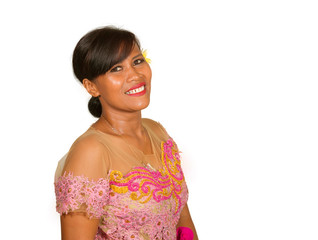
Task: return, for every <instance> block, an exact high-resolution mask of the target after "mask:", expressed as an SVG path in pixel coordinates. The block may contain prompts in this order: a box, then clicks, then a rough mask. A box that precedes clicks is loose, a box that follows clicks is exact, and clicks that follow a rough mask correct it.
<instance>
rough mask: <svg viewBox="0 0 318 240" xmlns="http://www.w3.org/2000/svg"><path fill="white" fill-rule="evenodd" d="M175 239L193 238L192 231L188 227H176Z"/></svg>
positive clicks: (189, 239)
mask: <svg viewBox="0 0 318 240" xmlns="http://www.w3.org/2000/svg"><path fill="white" fill-rule="evenodd" d="M177 240H193V232H192V230H191V229H190V228H188V227H178V229H177Z"/></svg>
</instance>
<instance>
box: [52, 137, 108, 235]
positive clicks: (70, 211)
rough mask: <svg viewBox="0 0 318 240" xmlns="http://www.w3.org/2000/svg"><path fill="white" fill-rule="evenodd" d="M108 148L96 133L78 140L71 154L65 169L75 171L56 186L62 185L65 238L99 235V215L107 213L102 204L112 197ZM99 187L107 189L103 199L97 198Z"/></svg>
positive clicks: (67, 171)
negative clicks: (97, 138)
mask: <svg viewBox="0 0 318 240" xmlns="http://www.w3.org/2000/svg"><path fill="white" fill-rule="evenodd" d="M104 151H105V150H104V148H103V146H102V145H101V144H100V143H99V142H98V141H97V140H96V139H95V138H94V136H88V137H85V138H83V139H81V140H80V141H78V142H76V144H75V145H74V146H73V147H72V148H71V150H70V152H69V154H68V158H67V159H66V162H65V166H64V169H63V172H64V173H71V174H70V175H69V174H66V175H63V176H62V177H61V178H59V180H58V183H57V186H56V188H57V189H59V188H61V190H59V191H56V193H57V200H58V201H57V202H58V203H57V205H58V206H59V213H60V214H61V234H62V240H94V238H95V235H96V233H97V230H98V225H99V221H100V220H99V218H100V215H102V214H103V210H102V209H100V208H99V204H106V201H107V196H108V192H107V191H108V185H107V184H108V181H106V176H105V174H104V173H105V172H107V171H106V167H107V166H106V165H107V164H106V162H105V161H106V160H105V158H104V155H103V153H104ZM104 179H105V180H104ZM95 187H98V188H100V189H102V190H104V192H103V194H104V195H105V196H104V197H103V200H100V199H96V196H95V195H94V191H93V189H94V188H95ZM65 188H68V189H66V190H65ZM65 199H66V200H65ZM100 201H105V202H100Z"/></svg>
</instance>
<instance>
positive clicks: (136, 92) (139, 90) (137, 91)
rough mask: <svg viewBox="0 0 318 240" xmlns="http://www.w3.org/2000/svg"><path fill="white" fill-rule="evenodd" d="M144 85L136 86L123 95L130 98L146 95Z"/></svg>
mask: <svg viewBox="0 0 318 240" xmlns="http://www.w3.org/2000/svg"><path fill="white" fill-rule="evenodd" d="M145 85H146V83H141V84H138V85H136V86H134V87H132V88H131V89H129V90H128V91H127V92H125V94H127V95H130V96H141V95H144V94H145V93H146V87H145Z"/></svg>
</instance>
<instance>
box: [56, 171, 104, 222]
mask: <svg viewBox="0 0 318 240" xmlns="http://www.w3.org/2000/svg"><path fill="white" fill-rule="evenodd" d="M54 185H55V195H56V210H57V212H59V213H60V214H63V213H65V214H67V213H68V212H70V211H75V210H78V209H80V208H83V207H84V208H86V209H85V212H86V213H87V214H88V215H89V216H90V217H94V218H100V217H101V216H102V215H103V214H105V210H104V208H105V206H106V205H107V203H108V200H109V195H108V193H109V182H108V180H107V179H99V180H98V181H93V180H89V179H88V178H87V177H84V176H73V175H72V174H71V173H69V174H66V173H64V175H63V176H60V177H59V178H58V180H57V181H56V183H55V184H54Z"/></svg>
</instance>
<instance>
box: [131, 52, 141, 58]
mask: <svg viewBox="0 0 318 240" xmlns="http://www.w3.org/2000/svg"><path fill="white" fill-rule="evenodd" d="M140 56H142V54H141V53H139V54H138V55H136V56H134V57H133V58H132V59H135V58H138V57H140Z"/></svg>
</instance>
